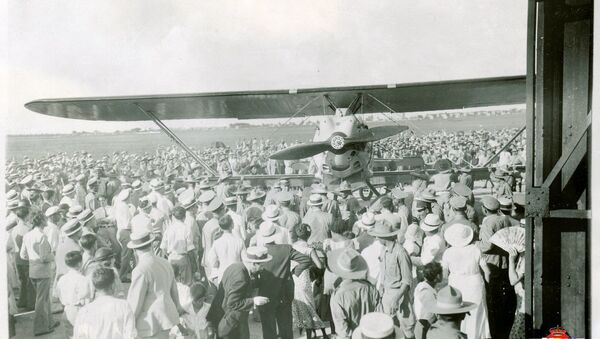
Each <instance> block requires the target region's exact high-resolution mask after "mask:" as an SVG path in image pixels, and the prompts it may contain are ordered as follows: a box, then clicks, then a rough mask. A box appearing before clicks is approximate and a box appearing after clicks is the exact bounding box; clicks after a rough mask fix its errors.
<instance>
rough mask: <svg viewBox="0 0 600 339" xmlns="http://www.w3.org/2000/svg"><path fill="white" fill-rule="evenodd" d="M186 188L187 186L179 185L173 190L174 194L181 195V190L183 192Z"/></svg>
mask: <svg viewBox="0 0 600 339" xmlns="http://www.w3.org/2000/svg"><path fill="white" fill-rule="evenodd" d="M187 190H188V188H187V187H179V188H178V189H177V190H176V191H175V195H176V196H178V197H179V196H180V195H181V193H183V192H185V191H187Z"/></svg>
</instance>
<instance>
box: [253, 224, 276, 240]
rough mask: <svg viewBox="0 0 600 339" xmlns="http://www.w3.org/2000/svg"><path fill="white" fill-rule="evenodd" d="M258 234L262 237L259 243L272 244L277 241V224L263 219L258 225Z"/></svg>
mask: <svg viewBox="0 0 600 339" xmlns="http://www.w3.org/2000/svg"><path fill="white" fill-rule="evenodd" d="M256 234H257V235H258V236H259V237H260V242H259V244H261V243H262V244H270V243H273V242H275V236H276V235H277V225H275V224H274V223H272V222H268V221H263V222H261V223H260V225H259V226H258V230H257V231H256Z"/></svg>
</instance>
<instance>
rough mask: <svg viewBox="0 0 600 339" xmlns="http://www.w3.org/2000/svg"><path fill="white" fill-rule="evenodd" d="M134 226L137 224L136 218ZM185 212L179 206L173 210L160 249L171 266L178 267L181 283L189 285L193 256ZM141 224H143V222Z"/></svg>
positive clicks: (191, 235) (192, 243)
mask: <svg viewBox="0 0 600 339" xmlns="http://www.w3.org/2000/svg"><path fill="white" fill-rule="evenodd" d="M134 219H136V224H137V223H138V221H137V219H138V217H137V216H136V218H134ZM184 220H185V210H184V209H183V207H181V206H177V207H175V208H174V209H173V217H172V218H171V222H170V223H169V225H168V226H167V229H166V230H165V233H164V234H163V237H162V242H161V244H160V248H161V250H162V251H163V253H166V254H167V258H168V260H169V262H170V263H171V265H174V266H178V267H179V272H180V274H181V282H182V283H184V284H186V285H189V284H191V282H192V273H193V272H192V259H193V258H194V257H195V255H194V249H195V247H194V240H193V238H194V237H193V234H192V233H191V230H190V229H189V228H188V227H187V225H186V224H185V222H184ZM141 223H144V222H143V221H142V222H141Z"/></svg>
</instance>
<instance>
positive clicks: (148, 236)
mask: <svg viewBox="0 0 600 339" xmlns="http://www.w3.org/2000/svg"><path fill="white" fill-rule="evenodd" d="M146 219H148V218H146ZM139 220H140V221H141V219H139ZM148 222H150V219H148ZM131 228H132V229H133V228H134V227H133V225H132V227H131ZM135 228H137V229H139V230H140V231H139V232H135V233H131V240H130V241H129V243H128V244H127V247H128V248H131V249H136V248H140V247H144V246H146V245H148V244H151V243H152V242H153V241H154V238H155V237H154V234H152V232H150V231H148V230H147V228H148V226H146V225H141V224H140V225H137V226H136V227H135Z"/></svg>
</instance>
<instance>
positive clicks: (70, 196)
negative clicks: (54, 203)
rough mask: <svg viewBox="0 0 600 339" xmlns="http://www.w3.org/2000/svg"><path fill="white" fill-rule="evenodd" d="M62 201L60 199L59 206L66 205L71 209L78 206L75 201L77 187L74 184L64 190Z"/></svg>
mask: <svg viewBox="0 0 600 339" xmlns="http://www.w3.org/2000/svg"><path fill="white" fill-rule="evenodd" d="M62 195H63V197H62V199H60V202H59V203H58V204H59V205H62V204H66V205H68V206H69V207H71V206H73V205H77V202H76V201H75V187H74V186H73V185H72V184H66V185H65V186H64V187H63V188H62Z"/></svg>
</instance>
